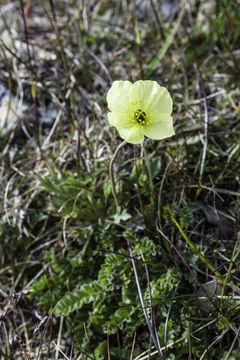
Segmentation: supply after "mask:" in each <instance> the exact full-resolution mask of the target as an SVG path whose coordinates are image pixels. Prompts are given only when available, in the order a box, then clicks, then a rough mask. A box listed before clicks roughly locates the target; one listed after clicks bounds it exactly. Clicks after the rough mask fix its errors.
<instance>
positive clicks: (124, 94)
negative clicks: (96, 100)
mask: <svg viewBox="0 0 240 360" xmlns="http://www.w3.org/2000/svg"><path fill="white" fill-rule="evenodd" d="M132 86H133V84H132V83H131V82H130V81H128V80H126V81H123V80H118V81H114V82H113V84H112V86H111V88H110V89H109V91H108V93H107V103H108V108H109V110H111V111H116V112H119V113H121V112H122V113H123V112H125V111H126V110H127V108H128V105H129V96H128V94H129V91H130V89H131V88H132Z"/></svg>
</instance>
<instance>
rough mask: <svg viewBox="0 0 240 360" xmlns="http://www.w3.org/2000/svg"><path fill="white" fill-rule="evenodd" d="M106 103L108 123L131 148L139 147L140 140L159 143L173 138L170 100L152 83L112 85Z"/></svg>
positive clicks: (165, 93) (163, 90)
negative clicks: (146, 139)
mask: <svg viewBox="0 0 240 360" xmlns="http://www.w3.org/2000/svg"><path fill="white" fill-rule="evenodd" d="M107 103H108V108H109V110H110V112H109V113H108V121H109V123H110V124H111V125H112V126H114V127H115V128H116V129H117V131H118V133H119V135H120V136H121V138H123V139H124V140H126V141H127V142H129V143H131V144H140V143H142V142H143V140H144V136H147V137H149V138H150V139H152V140H161V139H164V138H166V137H169V136H172V135H174V134H175V132H174V129H173V120H172V117H171V113H172V99H171V96H170V94H169V92H168V90H167V89H166V88H165V87H162V86H160V85H159V84H158V83H157V82H156V81H152V80H139V81H136V82H135V83H131V82H130V81H122V80H119V81H114V82H113V84H112V86H111V88H110V89H109V91H108V94H107Z"/></svg>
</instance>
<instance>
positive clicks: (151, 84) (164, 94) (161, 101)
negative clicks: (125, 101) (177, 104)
mask: <svg viewBox="0 0 240 360" xmlns="http://www.w3.org/2000/svg"><path fill="white" fill-rule="evenodd" d="M129 98H130V101H134V100H142V102H143V103H144V104H145V107H147V106H148V105H150V110H151V112H157V113H161V114H171V112H172V99H171V96H170V94H169V92H168V91H167V89H166V88H165V87H163V86H160V85H159V84H158V83H157V82H156V81H152V80H144V81H143V80H139V81H136V82H135V83H134V84H133V86H132V88H131V89H130V94H129Z"/></svg>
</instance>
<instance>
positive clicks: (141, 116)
mask: <svg viewBox="0 0 240 360" xmlns="http://www.w3.org/2000/svg"><path fill="white" fill-rule="evenodd" d="M134 119H135V120H136V121H137V122H138V124H140V125H144V124H145V119H146V113H145V111H143V110H141V109H137V111H135V113H134Z"/></svg>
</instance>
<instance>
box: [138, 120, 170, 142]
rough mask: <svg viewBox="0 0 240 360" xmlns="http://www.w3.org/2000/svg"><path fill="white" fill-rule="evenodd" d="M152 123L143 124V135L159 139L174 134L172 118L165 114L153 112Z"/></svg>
mask: <svg viewBox="0 0 240 360" xmlns="http://www.w3.org/2000/svg"><path fill="white" fill-rule="evenodd" d="M151 120H152V123H151V124H149V125H145V126H144V128H143V130H144V135H145V136H147V137H149V138H150V139H152V140H161V139H164V138H166V137H169V136H172V135H174V134H175V132H174V129H173V120H172V117H171V116H170V115H167V114H154V115H153V116H152V119H151Z"/></svg>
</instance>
